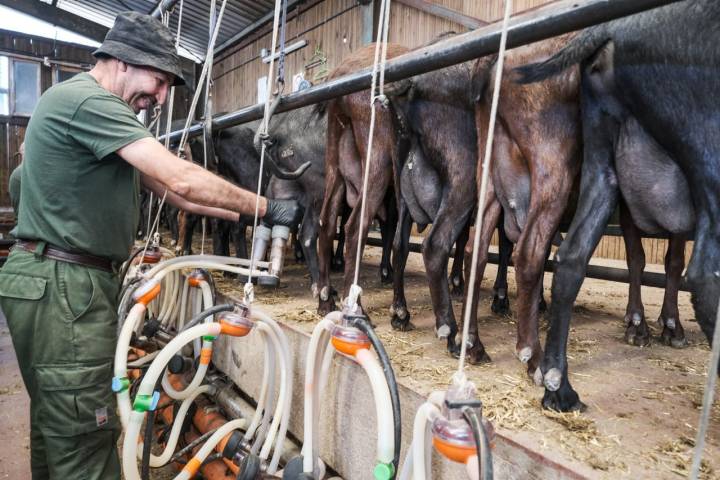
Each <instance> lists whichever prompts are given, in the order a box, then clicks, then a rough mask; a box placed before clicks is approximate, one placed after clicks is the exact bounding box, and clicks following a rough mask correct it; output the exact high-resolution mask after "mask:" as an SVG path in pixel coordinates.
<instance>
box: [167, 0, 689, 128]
mask: <svg viewBox="0 0 720 480" xmlns="http://www.w3.org/2000/svg"><path fill="white" fill-rule="evenodd" d="M168 1H169V0H168ZM677 1H680V0H632V1H628V0H585V1H584V2H579V1H578V0H561V1H558V2H555V3H552V4H551V5H548V6H546V7H544V8H539V9H537V10H533V11H530V12H526V13H523V14H520V15H517V16H515V17H514V18H513V19H512V20H511V25H510V29H509V30H508V37H507V44H508V48H514V47H519V46H521V45H527V44H528V43H532V42H537V41H539V40H544V39H546V38H550V37H554V36H557V35H561V34H563V33H567V32H571V31H574V30H578V29H581V28H585V27H588V26H591V25H595V24H598V23H602V22H607V21H609V20H614V19H616V18H620V17H624V16H627V15H632V14H634V13H639V12H642V11H644V10H649V9H652V8H656V7H660V6H663V5H667V4H670V3H675V2H677ZM500 30H501V24H500V22H497V23H493V24H491V25H488V26H486V27H482V28H479V29H477V30H473V31H471V32H467V33H464V34H461V35H456V36H454V37H451V38H448V39H446V40H443V41H440V42H437V43H435V44H433V45H429V46H427V47H423V48H420V49H418V50H414V51H412V52H410V53H407V54H405V55H402V56H399V57H396V58H394V59H392V60H390V61H388V63H387V66H386V69H385V81H386V82H394V81H397V80H402V79H404V78H408V77H412V76H413V75H418V74H420V73H425V72H429V71H432V70H439V69H441V68H445V67H448V66H450V65H455V64H457V63H461V62H465V61H468V60H472V59H474V58H478V57H482V56H485V55H489V54H493V53H495V52H496V51H497V49H498V45H499V44H500ZM371 77H372V72H371V70H370V69H364V70H361V71H359V72H355V73H352V74H350V75H346V76H344V77H341V78H337V79H334V80H331V81H329V82H325V83H323V84H321V85H317V86H314V87H311V88H309V89H307V90H302V91H300V92H293V93H290V94H288V95H284V96H283V97H282V98H281V100H280V104H279V105H278V107H277V110H276V113H279V112H284V111H287V110H294V109H296V108H300V107H304V106H307V105H310V104H314V103H319V102H323V101H326V100H330V99H332V98H336V97H341V96H343V95H347V94H350V93H354V92H358V91H361V90H365V89H367V88H369V87H370V81H371ZM264 108H265V106H264V104H257V105H253V106H250V107H246V108H243V109H241V110H238V111H235V112H231V113H227V114H224V115H219V116H217V117H215V118H214V119H213V129H223V128H228V127H233V126H235V125H240V124H242V123H246V122H250V121H253V120H258V119H260V118H262V116H263V111H264ZM201 133H202V126H193V127H190V130H189V135H190V136H191V137H194V136H197V135H200V134H201ZM181 134H182V132H180V131H176V132H172V133H170V134H169V135H170V137H171V140H177V139H178V138H180V135H181ZM161 141H162V139H161Z"/></svg>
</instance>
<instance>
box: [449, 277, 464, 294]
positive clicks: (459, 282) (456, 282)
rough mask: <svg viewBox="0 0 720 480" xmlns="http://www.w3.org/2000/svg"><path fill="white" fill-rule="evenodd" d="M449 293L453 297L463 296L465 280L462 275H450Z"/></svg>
mask: <svg viewBox="0 0 720 480" xmlns="http://www.w3.org/2000/svg"><path fill="white" fill-rule="evenodd" d="M449 280H450V281H449V283H450V295H452V297H453V298H455V299H458V300H462V299H463V297H464V296H465V281H464V279H463V277H462V276H457V277H450V279H449Z"/></svg>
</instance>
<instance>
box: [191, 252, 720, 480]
mask: <svg viewBox="0 0 720 480" xmlns="http://www.w3.org/2000/svg"><path fill="white" fill-rule="evenodd" d="M206 245H209V244H206ZM197 246H198V247H199V242H198V244H197ZM210 249H211V247H209V246H206V251H210ZM197 250H199V248H197V249H196V253H197ZM379 262H380V250H379V249H378V248H369V249H368V250H366V253H365V256H364V262H363V269H362V272H361V286H362V287H363V290H364V295H363V304H364V305H365V306H366V308H367V310H368V312H369V314H370V316H371V318H372V320H373V322H374V323H375V324H377V330H378V332H379V334H380V336H381V338H382V340H383V342H384V344H385V346H386V348H387V350H388V352H389V354H390V356H391V358H392V361H393V366H394V368H395V373H396V375H397V376H398V377H399V380H400V381H401V382H402V383H403V384H404V385H406V386H408V387H410V388H413V389H414V390H416V391H417V392H419V393H421V394H423V395H425V394H428V393H430V392H431V391H432V390H435V389H444V388H445V387H446V386H447V383H448V381H449V379H450V376H451V374H452V373H453V371H454V370H455V369H456V368H457V361H456V360H454V359H452V358H451V357H450V356H449V355H448V354H447V353H446V352H445V347H444V342H441V341H439V340H437V339H436V338H435V335H434V333H433V327H434V316H433V313H432V307H431V305H430V296H429V291H428V288H427V280H426V277H425V274H424V268H423V264H422V257H421V256H420V255H419V254H411V255H410V257H409V261H408V269H407V275H406V286H407V299H408V306H409V309H410V313H411V315H412V322H413V324H415V325H416V326H417V329H416V330H414V331H412V332H408V333H401V332H395V331H393V330H392V329H391V328H390V325H389V323H390V322H389V320H390V314H389V306H390V304H391V301H392V288H391V287H390V286H381V285H380V281H379V269H378V265H379ZM593 263H595V261H593ZM597 263H601V264H603V265H607V266H614V267H618V268H625V264H624V262H615V261H601V262H597ZM648 269H649V270H655V271H660V272H661V271H662V267H660V266H649V267H648ZM495 273H496V266H495V265H489V266H488V268H487V270H486V272H485V281H484V282H483V289H482V291H481V292H480V296H481V302H480V311H479V314H478V318H479V321H480V322H481V326H480V329H481V336H482V340H483V342H484V344H485V347H486V348H487V350H488V353H489V355H490V356H491V358H492V360H493V362H492V363H490V364H487V365H482V366H470V367H468V370H467V373H468V375H469V377H470V378H471V379H472V380H473V381H474V382H475V384H476V385H477V387H478V391H479V397H480V399H481V400H482V401H483V403H484V411H485V414H486V415H487V416H488V417H490V419H491V420H492V421H493V423H494V425H495V427H496V428H498V430H499V431H500V432H502V433H503V434H505V435H507V436H509V437H511V438H513V439H514V440H516V441H518V442H520V443H522V444H524V445H526V446H528V447H531V448H533V449H536V450H537V451H539V452H541V453H543V454H545V455H548V456H549V457H550V458H552V459H554V460H557V461H560V462H561V463H565V464H567V465H569V466H571V467H572V468H573V469H575V470H576V471H578V472H579V473H582V474H584V475H587V476H589V477H591V478H613V479H614V478H634V479H638V478H653V479H660V478H663V479H664V478H668V479H671V478H682V477H687V475H688V470H689V465H690V458H691V455H692V447H693V445H694V438H695V432H696V426H697V421H698V415H699V411H700V406H701V402H702V393H703V388H704V382H705V378H706V377H705V375H706V372H707V362H708V359H709V352H710V349H709V347H708V343H707V341H706V339H705V337H704V335H703V334H702V332H701V331H700V330H699V327H698V325H697V323H696V322H695V321H694V318H693V317H694V316H693V310H692V307H691V304H690V295H689V294H688V293H681V294H680V315H681V319H682V322H683V325H684V326H685V331H686V335H687V337H688V340H689V343H690V345H689V346H688V347H687V348H685V349H682V350H676V349H672V348H670V347H666V346H665V345H663V344H661V343H660V342H659V341H658V340H657V336H658V335H659V333H660V331H659V329H658V328H656V324H655V322H654V320H655V319H656V318H657V317H658V315H659V313H660V307H661V305H662V299H663V291H662V290H660V289H656V288H649V287H647V288H646V287H643V292H642V294H643V299H644V301H645V313H646V315H647V319H648V321H649V323H650V324H651V329H652V331H653V334H654V338H653V341H652V343H651V345H650V346H648V347H645V348H638V347H635V346H630V345H627V344H626V343H625V342H624V340H623V334H624V329H625V326H624V322H623V317H624V314H625V307H626V302H627V285H625V284H620V283H612V282H605V281H600V280H592V279H588V280H586V281H585V283H584V285H583V287H582V289H581V291H580V295H579V297H578V301H577V304H576V307H575V315H574V318H573V324H572V332H571V336H570V346H569V363H570V380H571V382H572V384H573V386H574V388H575V389H576V390H577V391H578V392H579V394H580V396H581V399H582V400H583V401H584V402H585V403H586V404H587V405H588V409H587V411H586V412H585V413H582V414H577V413H575V414H559V413H554V412H548V411H545V410H543V409H542V408H541V406H540V399H541V398H542V393H543V390H542V389H541V388H540V387H536V386H534V385H533V384H532V382H531V380H530V379H529V378H528V377H527V375H526V373H525V368H524V367H523V366H522V365H521V364H520V362H519V361H518V360H516V357H515V355H514V350H515V328H516V327H515V318H514V317H512V316H510V317H498V316H496V315H494V314H493V313H492V312H491V311H490V303H491V300H492V298H491V296H492V293H491V286H492V282H493V281H494V278H495ZM332 279H333V284H334V285H335V286H340V285H341V284H342V282H341V275H340V274H333V277H332ZM216 280H217V284H218V287H219V288H220V289H221V290H222V291H223V292H225V293H229V294H231V295H233V296H236V297H237V298H241V296H242V295H241V291H242V285H240V284H239V283H238V282H237V281H233V280H228V279H225V278H223V277H222V276H221V275H218V276H216ZM282 280H283V283H282V285H281V286H280V288H279V289H277V290H263V289H260V288H258V289H256V298H257V302H258V303H260V304H262V305H263V306H265V307H266V309H267V310H268V311H269V312H271V313H273V314H274V315H275V316H276V318H277V319H278V320H280V321H283V322H287V323H289V324H292V325H295V326H296V327H298V328H300V329H302V330H304V331H306V332H311V331H312V328H313V326H314V325H315V322H316V321H318V320H319V319H320V317H319V316H318V315H317V314H316V313H315V312H316V308H317V301H316V300H315V299H313V298H312V295H311V293H310V280H309V275H308V273H307V270H306V268H305V266H304V265H300V264H296V263H295V262H294V260H292V259H290V256H288V259H287V261H286V268H285V272H284V275H283V279H282ZM551 280H552V275H551V274H546V278H545V298H546V299H547V300H548V301H549V299H550V284H551ZM514 282H515V281H514V277H513V275H512V269H511V273H510V276H509V283H510V288H511V292H510V293H511V302H513V301H514V300H515V296H514V295H515V284H514ZM513 306H514V304H511V308H512V307H513ZM461 308H462V305H461V302H460V301H455V302H454V310H455V315H456V318H458V319H459V318H460V314H461ZM651 320H652V321H651ZM543 323H544V324H543V330H545V328H546V324H545V322H543ZM542 335H543V343H544V335H545V333H544V331H543V334H542ZM704 458H705V461H704V463H703V473H702V478H718V479H720V402H718V401H716V402H715V406H714V409H713V414H712V423H711V427H710V434H709V436H708V446H707V448H706V452H705V457H704Z"/></svg>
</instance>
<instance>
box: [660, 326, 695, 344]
mask: <svg viewBox="0 0 720 480" xmlns="http://www.w3.org/2000/svg"><path fill="white" fill-rule="evenodd" d="M678 327H680V328H678ZM660 339H661V340H662V342H663V344H665V345H667V346H669V347H672V348H685V347H687V346H688V341H687V339H686V338H685V331H684V330H683V328H682V327H681V326H680V325H679V324H676V325H675V328H673V329H671V328H670V327H668V326H667V325H664V326H663V330H662V334H660Z"/></svg>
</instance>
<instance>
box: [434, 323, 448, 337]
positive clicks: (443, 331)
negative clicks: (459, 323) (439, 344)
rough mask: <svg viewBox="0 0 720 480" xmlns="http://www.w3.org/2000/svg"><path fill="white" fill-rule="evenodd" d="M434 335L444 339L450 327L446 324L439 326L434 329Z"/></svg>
mask: <svg viewBox="0 0 720 480" xmlns="http://www.w3.org/2000/svg"><path fill="white" fill-rule="evenodd" d="M435 335H437V338H439V339H440V340H445V339H446V338H448V337H449V336H450V327H449V326H448V325H442V326H440V328H437V329H435Z"/></svg>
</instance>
